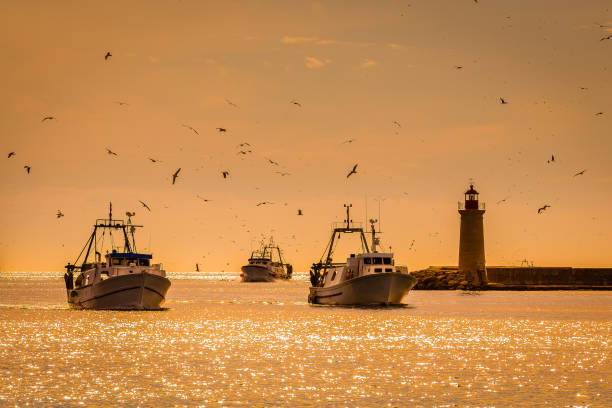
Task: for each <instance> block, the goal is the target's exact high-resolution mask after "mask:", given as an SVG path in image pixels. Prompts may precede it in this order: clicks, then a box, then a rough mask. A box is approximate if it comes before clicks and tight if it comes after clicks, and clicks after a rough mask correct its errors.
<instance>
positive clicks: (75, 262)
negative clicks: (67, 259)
mask: <svg viewBox="0 0 612 408" xmlns="http://www.w3.org/2000/svg"><path fill="white" fill-rule="evenodd" d="M91 239H92V237H91V236H90V237H89V239H88V240H87V241H86V242H85V245H83V249H81V253H80V254H79V256H77V259H76V260H75V261H74V262H73V264H74V265H76V264H77V262H78V261H79V258H81V255H83V251H85V247H87V244H89V241H91Z"/></svg>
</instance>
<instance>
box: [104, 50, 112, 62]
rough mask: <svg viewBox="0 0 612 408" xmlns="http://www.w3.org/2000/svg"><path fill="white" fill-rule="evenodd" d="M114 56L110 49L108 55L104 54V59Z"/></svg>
mask: <svg viewBox="0 0 612 408" xmlns="http://www.w3.org/2000/svg"><path fill="white" fill-rule="evenodd" d="M112 56H113V54H111V53H110V51H107V52H106V55H105V56H104V60H105V61H106V60H107V59H109V58H110V57H112Z"/></svg>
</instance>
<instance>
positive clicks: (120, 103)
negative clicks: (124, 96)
mask: <svg viewBox="0 0 612 408" xmlns="http://www.w3.org/2000/svg"><path fill="white" fill-rule="evenodd" d="M115 103H116V104H117V105H119V106H123V105H127V106H130V104H129V103H127V102H121V101H115Z"/></svg>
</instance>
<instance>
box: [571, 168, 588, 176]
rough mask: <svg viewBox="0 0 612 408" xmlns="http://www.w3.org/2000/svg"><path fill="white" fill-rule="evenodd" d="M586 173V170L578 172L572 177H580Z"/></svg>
mask: <svg viewBox="0 0 612 408" xmlns="http://www.w3.org/2000/svg"><path fill="white" fill-rule="evenodd" d="M585 171H586V169H584V170H582V171H579V172H578V173H576V174H574V177H576V176H582V175H583V174H584V172H585Z"/></svg>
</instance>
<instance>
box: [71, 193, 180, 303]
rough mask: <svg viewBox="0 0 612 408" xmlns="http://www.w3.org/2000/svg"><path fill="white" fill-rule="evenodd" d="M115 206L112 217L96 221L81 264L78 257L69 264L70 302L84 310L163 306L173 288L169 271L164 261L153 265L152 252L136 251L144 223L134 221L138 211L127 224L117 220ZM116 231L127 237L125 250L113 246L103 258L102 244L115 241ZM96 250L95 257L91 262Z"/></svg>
mask: <svg viewBox="0 0 612 408" xmlns="http://www.w3.org/2000/svg"><path fill="white" fill-rule="evenodd" d="M112 208H113V207H112V203H111V204H110V210H109V215H108V219H97V220H96V223H95V225H94V230H93V232H92V234H91V236H90V237H89V239H88V240H87V242H86V243H85V246H84V247H83V250H82V251H81V254H80V255H79V258H80V256H81V255H82V254H83V251H84V250H85V248H87V252H86V253H85V257H84V258H83V262H82V263H81V264H80V265H78V261H79V258H77V260H76V261H75V263H74V264H70V263H68V265H66V273H65V274H64V281H65V283H66V296H67V299H68V304H69V305H70V307H73V308H81V309H118V310H156V309H160V308H161V306H162V304H163V303H164V301H165V299H166V292H167V291H168V288H169V287H170V281H169V280H168V278H166V271H164V270H163V269H162V266H161V264H152V262H151V260H152V258H153V256H152V255H151V254H143V253H138V252H136V242H135V240H134V232H135V230H136V228H138V227H142V226H141V225H133V224H132V223H131V218H130V217H131V216H133V215H134V214H133V213H127V215H128V223H127V224H126V223H124V221H123V220H113V217H112ZM100 232H102V233H101V234H100ZM113 232H115V233H116V234H117V233H118V234H119V235H120V236H121V238H120V239H122V240H123V249H122V252H117V249H112V250H111V252H110V253H107V254H106V255H105V260H104V261H101V259H100V258H101V254H100V252H98V245H103V243H104V240H105V238H106V239H108V240H109V242H111V243H112V239H113V236H112V234H113ZM130 237H131V242H130ZM92 247H93V248H92ZM92 249H93V251H94V253H95V260H94V261H91V262H90V261H89V255H90V254H91V252H92ZM100 250H102V248H100Z"/></svg>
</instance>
